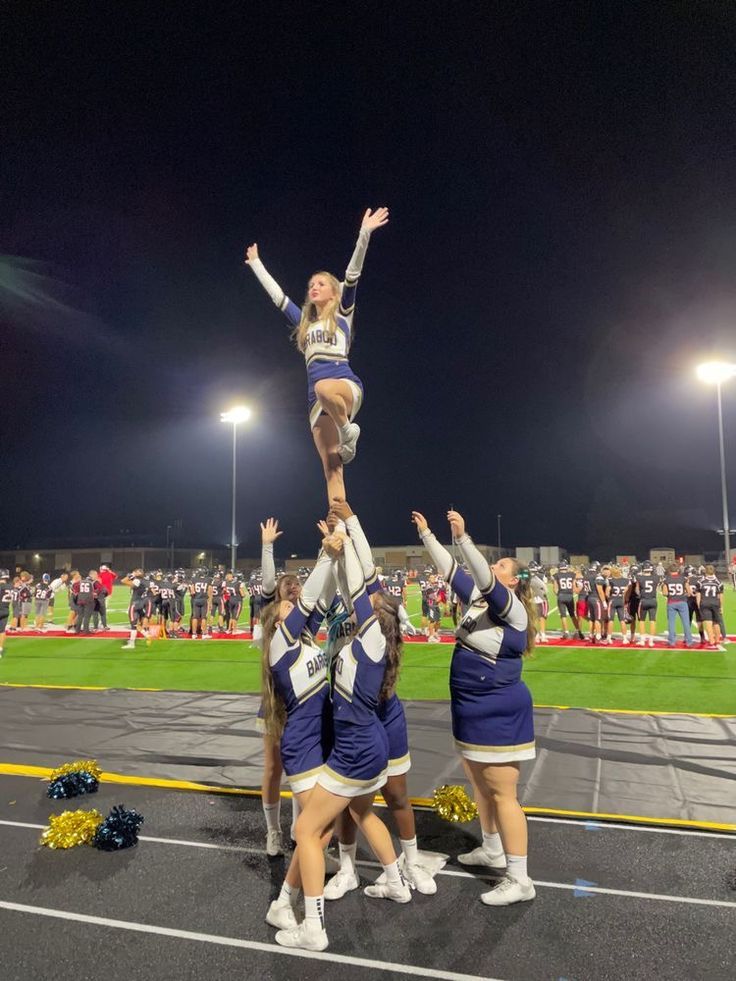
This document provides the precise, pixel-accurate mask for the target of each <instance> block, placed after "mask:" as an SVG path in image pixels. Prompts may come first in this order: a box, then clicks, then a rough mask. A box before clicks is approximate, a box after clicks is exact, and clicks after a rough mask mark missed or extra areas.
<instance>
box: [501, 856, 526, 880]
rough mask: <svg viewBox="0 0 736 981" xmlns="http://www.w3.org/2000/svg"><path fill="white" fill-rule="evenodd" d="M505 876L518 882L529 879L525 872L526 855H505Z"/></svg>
mask: <svg viewBox="0 0 736 981" xmlns="http://www.w3.org/2000/svg"><path fill="white" fill-rule="evenodd" d="M506 874H507V875H510V876H511V877H512V878H513V879H516V880H518V881H519V882H524V881H525V880H526V879H528V878H529V876H528V874H527V871H526V855H507V856H506Z"/></svg>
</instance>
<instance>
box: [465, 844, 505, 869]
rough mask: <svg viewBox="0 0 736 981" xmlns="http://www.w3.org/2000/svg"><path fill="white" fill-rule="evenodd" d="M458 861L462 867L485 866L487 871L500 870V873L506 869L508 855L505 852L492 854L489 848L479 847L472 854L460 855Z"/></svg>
mask: <svg viewBox="0 0 736 981" xmlns="http://www.w3.org/2000/svg"><path fill="white" fill-rule="evenodd" d="M457 860H458V862H459V863H460V864H461V865H476V866H483V867H484V868H487V869H498V870H499V871H501V870H503V869H505V868H506V855H505V854H504V852H492V851H490V850H489V849H488V848H484V847H483V845H478V847H477V848H474V849H473V850H472V852H465V854H463V855H458V857H457Z"/></svg>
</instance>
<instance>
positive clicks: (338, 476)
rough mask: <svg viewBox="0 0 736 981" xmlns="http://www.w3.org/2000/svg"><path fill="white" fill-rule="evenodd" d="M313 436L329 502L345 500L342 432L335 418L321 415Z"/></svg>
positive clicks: (313, 430) (315, 425)
mask: <svg viewBox="0 0 736 981" xmlns="http://www.w3.org/2000/svg"><path fill="white" fill-rule="evenodd" d="M312 438H313V439H314V445H315V446H316V447H317V452H318V453H319V458H320V460H321V461H322V469H323V471H324V475H325V481H326V483H327V503H328V504H331V503H332V501H333V500H334V498H336V497H337V498H340V499H341V500H345V496H346V495H345V480H344V478H343V462H342V460H341V459H340V453H339V449H340V434H339V432H338V430H337V426H336V425H335V422H334V420H333V419H332V418H331V417H330V416H329V415H327V416H320V417H319V418H318V419H317V421H316V423H315V424H314V426H313V428H312Z"/></svg>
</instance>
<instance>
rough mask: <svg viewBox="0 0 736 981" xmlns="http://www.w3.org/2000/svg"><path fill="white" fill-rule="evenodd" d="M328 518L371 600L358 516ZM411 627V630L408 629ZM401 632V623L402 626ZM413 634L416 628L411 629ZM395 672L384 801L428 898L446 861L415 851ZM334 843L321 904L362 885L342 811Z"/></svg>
mask: <svg viewBox="0 0 736 981" xmlns="http://www.w3.org/2000/svg"><path fill="white" fill-rule="evenodd" d="M331 513H332V514H333V515H334V516H335V517H336V518H337V519H338V520H340V521H343V522H344V523H345V527H346V529H347V531H348V532H349V534H350V540H351V541H352V543H353V545H354V546H355V552H356V554H357V556H358V559H359V561H360V564H361V568H362V570H363V576H364V580H365V584H366V591H367V592H368V594H369V595H371V594H373V593H375V592H377V591H378V590H379V589H380V588H381V586H380V581H379V578H378V575H377V573H376V567H375V564H374V562H373V553H372V552H371V547H370V545H369V544H368V539H367V538H366V536H365V533H364V531H363V528H362V526H361V524H360V521H359V519H358V516H357V515H356V514H354V513H353V511H352V510H351V508H350V505H349V504H348V503H347V502H346V501H335V502H333V506H332V512H331ZM343 589H344V594H345V595H349V593H348V590H347V589H346V588H345V587H343ZM399 609H400V611H403V613H404V616H405V617H406V620H407V621H408V616H406V611H405V610H404V608H403V606H401V607H400V608H399ZM354 617H355V614H353V616H352V618H353V619H354ZM347 622H348V623H349V622H350V621H347ZM409 626H410V627H411V624H410V623H409ZM403 628H404V622H403V621H402V629H403ZM411 630H414V628H413V627H411ZM398 672H399V663H398V662H397V663H396V665H395V666H394V667H393V668H392V669H391V671H390V672H389V671H387V674H386V678H385V681H384V686H383V689H382V693H381V694H382V697H381V699H380V701H379V703H378V708H377V710H376V714H377V716H378V719H379V721H380V723H381V725H382V726H383V728H384V730H385V732H386V737H387V739H388V752H389V755H388V768H387V771H386V785H385V786H384V788H383V791H382V795H383V799H384V800H385V802H386V807H387V808H388V810H389V811H390V812H391V814H392V815H393V817H394V820H395V822H396V827H397V829H398V832H399V841H400V843H401V852H402V857H401V866H402V871H403V873H404V875H405V877H406V879H407V881H408V883H409V885H410V886H412V887H413V888H414V889H416V890H417V892H420V893H423V894H424V895H428V896H431V895H434V893H436V892H437V883H436V882H435V880H434V874H436V873H437V871H438V870H439V869H440V868H442V866H443V865H444V864H445V858H446V856H442V855H432V854H430V853H427V852H423V851H420V850H419V847H418V845H417V829H416V821H415V818H414V810H413V808H412V806H411V803H410V801H409V790H408V786H407V776H406V775H407V773H408V772H409V770H410V769H411V756H410V754H409V734H408V730H407V725H406V715H405V713H404V706H403V705H402V703H401V700H400V699H399V697H398V695H397V694H396V691H395V687H396V682H397V681H398ZM338 842H339V850H340V869H339V871H338V873H337V875H335V876H333V878H331V879H330V881H329V882H328V883H327V884H326V885H325V899H341V898H342V897H343V896H344V895H345V893H347V892H350V891H352V890H353V889H357V888H358V886H359V885H360V882H359V878H358V872H357V868H356V853H357V829H356V826H355V822H354V821H353V820H352V818H351V817H350V812H349V810H347V811H344V812H343V814H342V815H341V818H340V822H339V826H338Z"/></svg>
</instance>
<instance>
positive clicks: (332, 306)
mask: <svg viewBox="0 0 736 981" xmlns="http://www.w3.org/2000/svg"><path fill="white" fill-rule="evenodd" d="M315 276H324V278H325V279H326V280H327V281H328V282H329V283H330V284H331V285H332V288H333V290H334V291H335V295H334V297H333V298H332V299H331V300H330V301H329V302H328V303H326V304H325V306H324V309H323V310H322V313H320V312H319V311H318V310H317V307H316V306H315V305H314V304H313V303H312V301H311V300H310V299H309V289H308V288H307V295H306V296H305V297H304V303H303V304H302V316H301V320H300V321H299V323H298V324H297V326H296V327H295V328H294V330H293V331H292V332H291V337H292V340H293V341H294V343H295V344H296V346H297V347H298V348H299V350H300V351H302V352H303V351H304V348H305V347H306V344H307V333H308V331H309V328H310V327H311V326H312V324H313V323H316V321H318V320H319V321H321V322H322V323H323V324H324V326H325V330H326V331H327V335H328V337H329V338H330V339H332V338H333V337H334V336H335V334H336V333H337V311H338V308H339V306H340V282H339V280H338V279H337V278H336V277H335V276H333V275H332V273H328V272H324V271H320V272H316V273H313V274H312V276H311V279H314V277H315Z"/></svg>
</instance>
